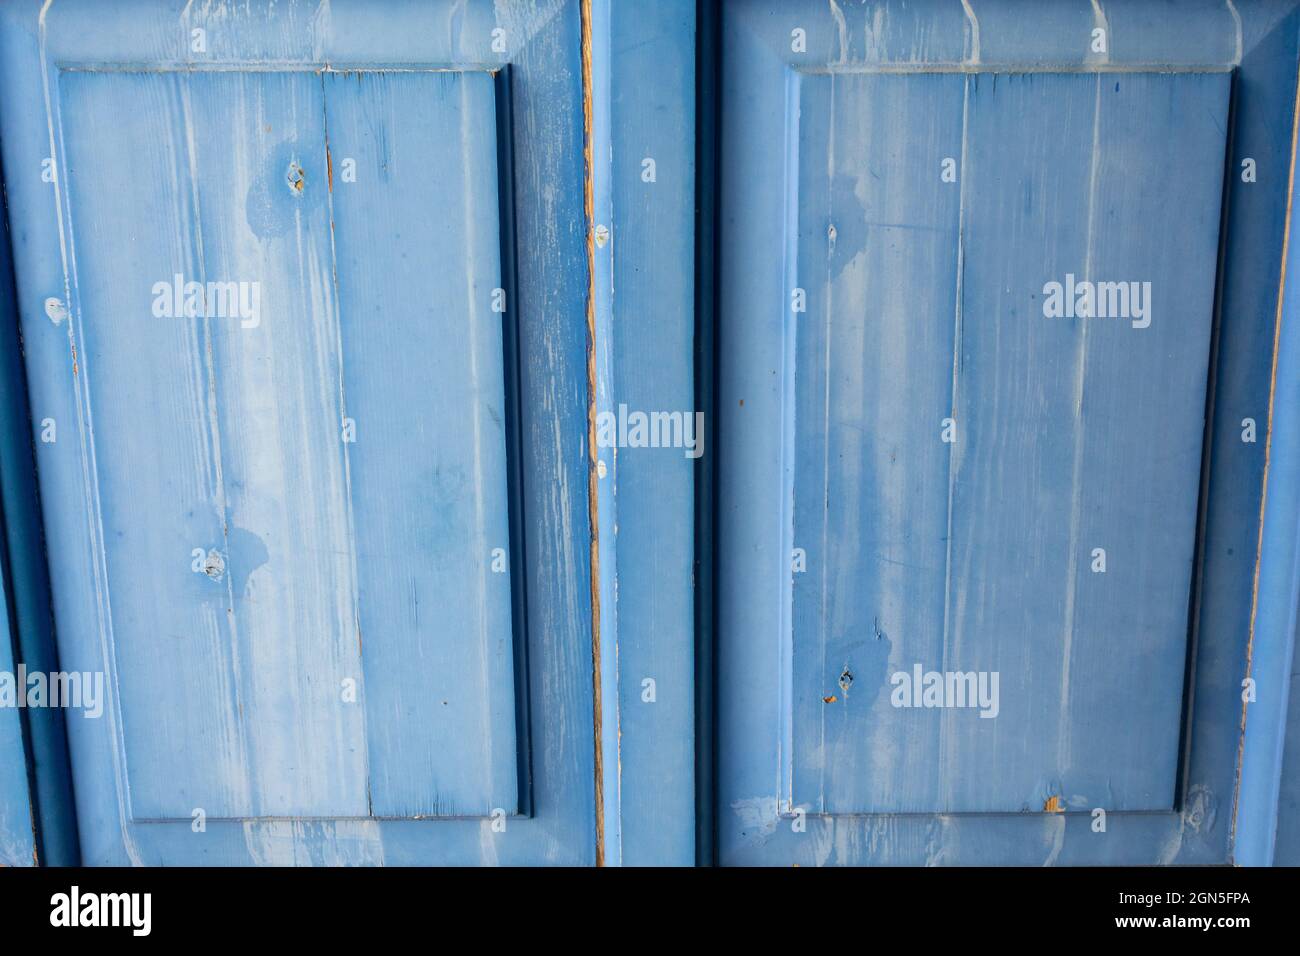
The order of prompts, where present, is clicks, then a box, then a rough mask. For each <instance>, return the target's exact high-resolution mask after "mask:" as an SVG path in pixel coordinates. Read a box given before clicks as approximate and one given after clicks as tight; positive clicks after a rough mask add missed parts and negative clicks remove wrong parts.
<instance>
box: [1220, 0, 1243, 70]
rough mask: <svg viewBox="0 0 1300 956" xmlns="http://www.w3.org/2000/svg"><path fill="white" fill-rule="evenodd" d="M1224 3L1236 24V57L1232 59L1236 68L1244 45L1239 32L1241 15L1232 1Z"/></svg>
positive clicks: (1226, 0)
mask: <svg viewBox="0 0 1300 956" xmlns="http://www.w3.org/2000/svg"><path fill="white" fill-rule="evenodd" d="M1224 2H1226V3H1227V5H1228V12H1229V13H1231V14H1232V19H1233V22H1234V23H1236V25H1237V55H1236V57H1235V58H1234V59H1233V63H1234V64H1236V65H1237V66H1240V65H1241V57H1242V53H1243V45H1244V39H1243V36H1242V31H1241V14H1240V13H1239V12H1238V11H1237V5H1236V4H1235V3H1233V2H1232V0H1224Z"/></svg>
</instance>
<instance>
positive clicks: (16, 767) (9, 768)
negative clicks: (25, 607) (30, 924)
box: [0, 580, 39, 866]
mask: <svg viewBox="0 0 1300 956" xmlns="http://www.w3.org/2000/svg"><path fill="white" fill-rule="evenodd" d="M8 590H9V589H8V588H7V587H5V585H4V582H3V581H2V580H0V596H2V597H4V599H5V601H6V604H7V602H8V600H9V593H8ZM16 677H17V667H16V665H15V663H14V654H13V634H12V631H11V630H10V627H9V616H8V614H4V615H0V680H5V679H6V678H7V679H8V680H10V681H13V680H14V679H15V678H16ZM24 691H25V688H24ZM27 766H28V760H27V747H26V745H25V744H24V742H23V724H22V711H20V710H19V709H18V707H17V706H15V705H6V706H3V707H0V866H34V865H35V864H36V863H37V862H39V861H38V860H37V857H36V833H35V830H34V821H33V817H32V801H31V793H30V791H29V789H28V784H27Z"/></svg>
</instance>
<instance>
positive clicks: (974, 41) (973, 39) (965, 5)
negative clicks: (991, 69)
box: [961, 0, 980, 64]
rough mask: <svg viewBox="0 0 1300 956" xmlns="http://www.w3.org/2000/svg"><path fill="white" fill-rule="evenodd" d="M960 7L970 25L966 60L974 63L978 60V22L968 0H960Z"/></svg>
mask: <svg viewBox="0 0 1300 956" xmlns="http://www.w3.org/2000/svg"><path fill="white" fill-rule="evenodd" d="M961 8H962V10H964V11H965V13H966V22H967V23H968V24H969V25H970V53H969V54H968V55H967V57H966V62H967V63H970V64H976V63H979V62H980V22H979V20H977V19H976V18H975V11H974V10H973V9H972V8H971V5H970V0H961Z"/></svg>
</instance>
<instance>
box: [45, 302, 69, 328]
mask: <svg viewBox="0 0 1300 956" xmlns="http://www.w3.org/2000/svg"><path fill="white" fill-rule="evenodd" d="M45 314H46V315H47V316H49V319H50V321H51V322H53V323H54V324H55V325H56V326H58V325H62V324H63V320H64V319H66V318H67V317H68V307H67V306H66V305H64V304H63V300H62V299H60V298H58V297H57V296H50V297H49V298H48V299H46V300H45Z"/></svg>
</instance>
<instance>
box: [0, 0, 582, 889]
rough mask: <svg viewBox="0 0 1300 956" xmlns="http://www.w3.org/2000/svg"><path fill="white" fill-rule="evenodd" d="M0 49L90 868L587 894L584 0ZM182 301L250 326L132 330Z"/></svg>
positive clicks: (302, 19)
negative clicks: (96, 703)
mask: <svg viewBox="0 0 1300 956" xmlns="http://www.w3.org/2000/svg"><path fill="white" fill-rule="evenodd" d="M3 16H4V19H3V21H2V22H0V43H3V45H4V47H5V49H6V52H7V54H8V55H7V56H6V59H5V66H4V71H5V89H6V90H8V89H14V90H16V91H18V93H16V94H15V96H16V98H15V99H11V100H9V99H7V100H6V101H5V103H4V105H5V109H4V111H3V116H4V132H5V137H4V146H5V150H6V162H13V163H14V164H15V165H16V166H23V165H26V162H27V161H26V156H27V155H29V154H39V155H49V154H50V153H51V152H52V153H53V155H55V156H56V157H57V160H58V167H57V168H58V170H59V182H58V184H57V186H55V185H52V184H50V183H47V182H41V180H40V178H39V175H37V176H35V177H30V178H27V179H24V178H22V177H17V178H13V179H11V180H10V181H9V183H8V185H9V188H10V195H11V205H10V214H11V216H12V217H13V219H14V221H15V222H18V223H20V224H21V226H20V227H21V230H22V239H21V241H20V242H16V243H15V253H16V256H15V258H16V272H17V275H18V298H19V304H20V308H21V312H22V320H23V324H24V334H25V336H26V341H27V343H28V355H27V370H28V375H29V380H30V383H31V388H30V390H31V398H32V403H33V406H34V407H37V408H39V409H41V412H40V413H38V414H48V415H50V416H53V417H56V418H57V419H58V420H59V421H60V428H61V439H60V442H59V443H58V444H57V445H54V446H47V447H45V448H43V449H42V452H43V454H42V455H41V457H40V460H39V462H38V464H39V477H40V483H41V489H42V493H43V496H44V500H45V501H46V502H47V508H46V510H45V515H44V519H45V528H46V534H47V538H48V539H49V541H50V542H51V551H50V553H51V555H52V560H51V568H52V574H53V579H54V588H53V590H54V601H53V603H54V616H55V620H56V623H57V625H58V630H59V638H60V648H59V650H60V653H61V656H62V659H63V660H64V661H66V662H67V663H68V665H69V666H73V667H78V668H80V669H87V670H105V671H107V672H108V678H109V682H110V685H111V686H113V687H114V688H115V693H116V700H115V702H114V706H113V707H111V708H110V710H109V712H108V714H106V716H105V718H104V719H103V720H101V721H82V722H80V723H82V724H84V726H78V727H75V728H74V729H73V731H72V733H71V747H72V751H73V763H74V767H75V774H76V779H77V783H78V786H77V791H78V794H79V801H80V803H79V807H78V809H79V811H80V813H79V819H80V825H81V838H82V843H83V847H84V848H85V857H86V860H87V862H90V863H126V862H134V863H218V864H235V863H249V862H257V863H396V864H402V863H406V864H413V863H425V864H428V863H461V864H493V863H515V864H520V863H534V864H537V863H557V862H567V863H590V862H591V861H592V859H593V848H594V843H595V841H594V834H593V820H592V816H593V815H592V784H593V772H592V760H591V753H592V751H591V737H592V710H591V706H592V705H591V671H590V604H589V595H590V582H589V576H588V563H587V555H586V551H585V549H584V547H583V544H582V542H584V541H586V540H587V539H588V537H589V530H588V527H587V519H586V515H587V502H586V491H585V487H586V469H585V466H584V457H585V449H584V447H583V435H584V433H585V422H586V400H585V399H586V379H585V373H584V356H585V336H584V333H583V330H582V327H581V324H580V322H575V321H574V320H575V318H576V317H579V316H580V315H581V311H582V304H583V296H584V286H583V285H582V284H581V282H580V281H579V278H580V275H581V266H582V264H583V263H584V256H583V242H582V240H583V229H582V223H581V220H580V217H579V216H578V215H577V209H578V208H580V206H579V203H578V202H577V199H576V197H578V196H580V182H581V152H580V143H581V112H580V103H581V90H580V72H579V69H578V50H579V47H578V4H577V3H576V2H555V3H547V4H540V5H537V4H490V3H480V2H474V3H469V4H457V3H439V4H425V5H420V6H418V7H417V6H415V5H412V6H409V7H405V8H402V9H400V10H387V11H386V12H385V13H384V15H383V16H382V17H381V16H380V15H379V14H378V13H377V10H376V7H375V5H373V4H368V3H359V2H356V3H350V2H343V3H339V2H335V3H332V4H308V3H288V4H279V5H276V6H275V7H274V8H267V7H260V6H258V7H255V8H252V7H246V6H242V5H224V4H220V5H216V6H212V7H208V8H204V9H202V10H197V9H194V8H193V7H192V5H186V4H183V3H177V4H157V3H146V2H128V3H125V4H121V5H118V6H115V7H114V10H113V11H112V13H111V14H110V15H109V19H110V20H111V23H109V24H107V25H106V24H105V22H104V19H103V17H104V11H103V9H102V8H101V7H96V6H95V5H94V4H86V3H79V2H61V3H57V4H54V5H52V6H49V8H48V9H45V10H44V13H42V4H39V3H33V4H23V5H14V6H11V7H8V8H6V9H5V11H4V14H3ZM92 22H93V23H95V24H97V27H96V29H94V30H91V29H90V27H89V26H88V24H90V23H92ZM194 29H203V30H205V31H206V33H207V38H208V40H209V44H208V46H207V48H206V51H203V52H199V51H195V50H194V49H193V48H192V47H191V37H192V30H194ZM494 31H500V33H499V34H497V35H494ZM90 32H94V33H96V34H97V35H96V37H94V38H92V37H89V36H88V34H89V33H90ZM110 38H111V39H110ZM503 44H504V49H501V48H500V47H501V46H502V45H503ZM494 45H495V46H496V47H498V48H495V49H494ZM340 64H344V65H346V67H347V68H348V71H347V73H346V75H345V74H344V72H343V71H342V70H341V69H339V68H338V67H339V65H340ZM506 67H508V68H509V72H510V75H511V80H510V83H509V84H508V86H507V85H503V83H502V82H501V81H500V80H499V79H498V78H497V74H498V73H499V72H500V71H502V70H503V68H506ZM507 89H508V92H509V99H510V103H509V107H510V109H509V110H508V112H506V113H504V114H503V113H502V112H501V107H502V101H501V96H502V95H503V91H504V90H507ZM47 92H48V96H47V95H46V93H47ZM33 93H34V95H30V94H33ZM503 115H504V116H505V117H506V119H505V120H504V121H503V120H501V119H500V118H501V117H502V116H503ZM115 123H116V125H114V124H115ZM503 124H504V125H503ZM115 131H116V132H115ZM327 142H328V151H327ZM505 155H508V156H509V157H510V160H511V163H510V164H508V166H507V167H502V168H507V169H508V170H509V172H510V177H511V179H510V180H509V182H508V184H507V185H508V187H509V188H507V189H506V190H504V191H503V190H501V189H499V183H498V173H499V168H498V163H499V162H500V160H501V157H502V156H505ZM345 157H346V158H350V159H353V160H355V161H356V165H355V169H356V172H357V176H356V180H355V181H346V182H345V181H344V179H343V172H342V159H343V158H345ZM34 168H36V169H37V170H39V169H40V163H39V160H38V161H37V163H36V166H35V167H34ZM344 189H353V190H356V192H355V193H352V194H344V193H343V192H342V191H343V190H344ZM19 193H21V194H22V195H21V196H20V195H19ZM503 203H506V204H509V205H510V208H509V209H508V210H506V209H505V208H504V207H503ZM503 213H508V215H503ZM506 220H509V221H510V222H511V223H512V224H513V236H514V242H513V245H512V246H511V247H510V248H509V249H508V250H507V251H508V252H510V253H511V254H512V255H513V256H517V259H518V262H517V268H516V270H515V271H516V272H517V276H516V279H515V280H514V283H513V285H514V288H515V291H514V292H513V293H512V295H511V296H510V297H509V300H508V301H507V303H506V307H507V308H508V309H509V310H511V312H510V313H509V315H508V318H506V319H504V320H503V318H502V315H501V314H500V313H497V312H493V311H492V305H491V293H492V291H493V290H494V289H496V288H498V287H499V286H500V285H501V284H502V283H503V281H505V271H506V270H505V269H504V268H503V264H502V260H501V257H502V252H503V249H502V246H503V244H504V238H505V237H504V235H503V233H502V223H503V222H505V221H506ZM83 257H84V258H83ZM176 271H181V272H183V273H184V274H185V275H186V278H190V275H189V274H190V273H191V272H193V273H197V274H199V275H197V276H196V278H202V279H204V280H220V279H232V280H239V279H247V280H250V281H251V280H257V281H259V282H260V283H261V285H260V288H261V315H260V321H259V322H257V323H254V324H253V325H251V326H243V325H241V322H240V321H239V319H238V318H236V320H235V321H233V322H232V321H230V319H229V318H217V317H213V318H209V319H196V318H193V317H191V318H185V317H182V318H181V319H179V320H177V319H174V318H158V317H155V316H152V315H151V314H150V301H149V290H148V289H147V288H146V289H144V291H143V295H142V294H141V291H140V288H139V286H138V280H140V279H142V278H143V277H146V276H147V277H149V281H150V282H152V281H155V280H170V277H171V275H172V274H173V273H174V272H176ZM155 273H156V275H155ZM50 296H58V297H59V298H61V299H63V300H65V301H67V302H68V303H69V305H70V309H69V311H70V315H69V316H68V317H67V318H66V319H65V320H64V321H62V322H61V323H59V324H57V325H56V324H55V323H53V322H52V321H51V320H50V319H49V318H47V317H46V314H45V311H44V309H43V303H44V300H45V299H46V298H48V297H50ZM506 328H508V329H509V330H510V331H511V336H512V337H511V340H510V343H509V345H510V347H509V348H507V341H506V340H505V339H504V338H503V329H506ZM514 336H517V339H518V340H517V342H516V341H515V340H514ZM508 390H509V393H510V394H512V395H514V396H516V399H515V400H516V401H517V406H518V407H517V409H506V408H505V402H506V394H507V391H508ZM344 418H351V419H353V421H354V422H355V425H356V433H355V437H356V441H355V442H345V441H344V439H343V428H344V427H345V422H344V421H343V419H344ZM509 425H513V426H514V427H516V428H517V429H518V430H519V432H520V435H521V440H520V441H519V443H518V448H519V460H518V462H517V467H518V474H517V475H516V476H515V477H514V478H512V479H508V477H507V471H508V470H509V469H508V468H507V460H506V459H507V453H506V435H507V428H508V426H509ZM511 489H513V493H514V495H515V496H516V497H517V498H518V500H519V508H518V509H517V510H518V512H519V513H520V514H521V515H523V520H524V521H525V522H527V529H526V530H527V533H521V534H519V535H518V536H517V539H516V536H515V535H513V533H512V531H511V529H510V528H509V523H510V518H509V514H510V513H511V510H512V509H511V508H509V507H507V498H508V492H509V491H510V490H511ZM51 503H53V504H51ZM200 545H202V546H204V547H206V548H208V549H209V551H210V552H211V553H210V554H208V553H205V554H204V555H203V556H202V560H199V562H198V563H199V566H200V571H199V572H198V573H196V572H194V571H193V570H192V566H193V565H192V558H191V551H192V549H196V548H199V547H200ZM494 547H501V548H503V549H504V551H505V554H506V556H507V560H506V565H507V571H506V572H505V573H502V574H497V573H494V572H492V570H491V567H490V564H491V560H492V554H491V549H492V548H494ZM516 548H518V549H521V551H522V554H519V553H512V551H513V549H516ZM213 555H216V556H217V557H216V559H214V558H213ZM517 589H521V590H522V591H524V592H526V594H527V601H526V602H523V601H518V602H517V600H516V590H517ZM516 606H517V607H520V608H523V607H525V606H526V613H527V620H526V622H524V624H523V625H522V626H521V627H518V628H516V624H515V621H514V614H515V610H514V609H515V607H516ZM516 631H518V633H520V634H521V635H526V640H527V641H528V643H529V647H528V655H527V661H528V670H527V673H526V674H519V673H516V670H515V668H516V653H515V652H516V647H515V633H516ZM520 659H521V660H522V657H520ZM349 679H352V680H355V681H356V687H357V703H353V704H349V703H347V702H346V700H345V699H343V697H342V694H341V689H342V684H343V682H344V681H346V680H349ZM529 685H531V687H530V686H529ZM529 690H531V693H526V692H527V691H529ZM444 701H445V702H446V703H444ZM119 703H120V707H119V706H117V704H119ZM523 726H527V727H528V728H530V734H529V736H528V737H526V738H525V737H523V736H520V735H519V734H518V733H517V728H518V727H523ZM520 747H528V748H529V749H530V755H529V756H530V758H531V759H521V757H520V754H519V748H520ZM521 768H525V769H526V770H527V771H528V776H525V777H522V778H521ZM525 788H527V789H528V790H531V792H533V793H534V794H535V795H536V796H537V803H536V805H535V807H534V808H533V809H532V810H531V813H529V810H528V807H527V801H525V800H524V799H523V796H524V793H525ZM200 800H201V801H202V803H203V804H207V805H205V806H202V809H204V810H205V812H206V814H207V825H206V829H204V830H202V831H201V832H196V830H195V829H193V828H192V827H191V810H192V809H193V808H195V807H199V806H200ZM521 811H523V812H524V813H526V814H528V815H519V814H520V812H521ZM490 814H491V815H493V816H489V815H490ZM435 816H436V817H438V819H430V818H432V817H435ZM395 818H396V819H395ZM145 820H148V821H153V822H141V821H145ZM169 821H170V822H169Z"/></svg>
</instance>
